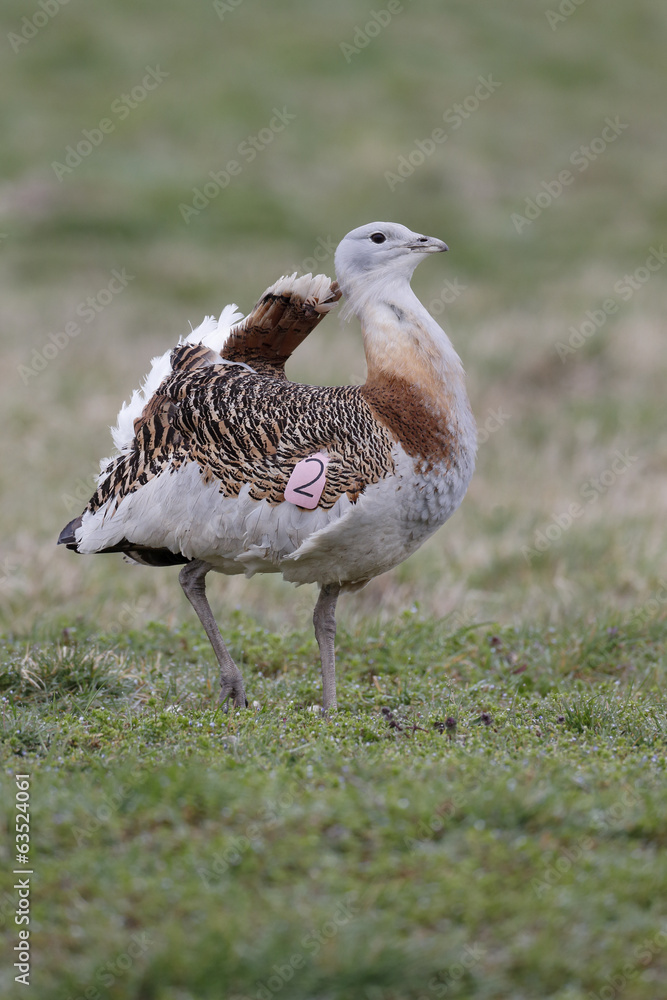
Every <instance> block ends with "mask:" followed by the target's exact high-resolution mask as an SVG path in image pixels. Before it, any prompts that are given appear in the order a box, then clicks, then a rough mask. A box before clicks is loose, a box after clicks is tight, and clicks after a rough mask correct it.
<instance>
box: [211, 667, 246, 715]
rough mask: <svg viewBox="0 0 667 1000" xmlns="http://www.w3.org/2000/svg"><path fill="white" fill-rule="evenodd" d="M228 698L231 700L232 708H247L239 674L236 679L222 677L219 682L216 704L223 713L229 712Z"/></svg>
mask: <svg viewBox="0 0 667 1000" xmlns="http://www.w3.org/2000/svg"><path fill="white" fill-rule="evenodd" d="M229 698H231V704H232V708H247V707H248V699H247V698H246V696H245V687H244V686H243V679H242V677H241V675H240V674H239V676H238V677H229V678H227V677H222V678H221V680H220V696H219V697H218V704H219V705H220V707H221V708H224V710H225V711H228V710H229V701H228V699H229Z"/></svg>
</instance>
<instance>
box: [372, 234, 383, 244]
mask: <svg viewBox="0 0 667 1000" xmlns="http://www.w3.org/2000/svg"><path fill="white" fill-rule="evenodd" d="M370 238H371V240H372V241H373V243H384V241H385V240H386V239H387V237H386V236H385V235H384V233H371V236H370Z"/></svg>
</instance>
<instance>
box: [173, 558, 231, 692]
mask: <svg viewBox="0 0 667 1000" xmlns="http://www.w3.org/2000/svg"><path fill="white" fill-rule="evenodd" d="M210 569H211V566H210V564H209V563H206V562H203V561H202V560H201V559H195V560H193V562H190V563H187V565H185V566H184V567H183V569H182V570H181V572H180V573H179V576H178V579H179V582H180V584H181V587H182V588H183V591H184V593H185V596H186V597H187V599H188V600H189V602H190V604H191V605H192V607H193V608H194V609H195V611H196V612H197V617H198V618H199V621H200V622H201V623H202V625H203V626H204V631H205V632H206V635H207V636H208V640H209V642H210V643H211V645H212V646H213V652H214V653H215V655H216V657H217V660H218V663H219V664H220V704H221V705H222V703H223V702H224V701H226V700H227V698H229V696H230V695H231V696H232V698H233V704H234V707H235V708H245V707H246V705H247V704H248V702H247V700H246V696H245V688H244V686H243V677H242V676H241V671H240V670H239V668H238V667H237V666H236V664H235V663H234V661H233V659H232V658H231V656H230V653H229V650H228V649H227V647H226V646H225V643H224V640H223V638H222V636H221V635H220V629H219V628H218V626H217V624H216V621H215V618H214V617H213V612H212V611H211V606H210V604H209V603H208V598H207V597H206V574H207V573H208V571H209V570H210Z"/></svg>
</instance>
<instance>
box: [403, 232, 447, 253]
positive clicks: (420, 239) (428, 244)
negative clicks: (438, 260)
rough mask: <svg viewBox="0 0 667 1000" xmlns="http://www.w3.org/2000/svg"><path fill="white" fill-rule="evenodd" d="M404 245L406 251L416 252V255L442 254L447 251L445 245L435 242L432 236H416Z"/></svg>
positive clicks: (438, 241)
mask: <svg viewBox="0 0 667 1000" xmlns="http://www.w3.org/2000/svg"><path fill="white" fill-rule="evenodd" d="M405 245H406V247H407V249H408V250H416V252H417V253H442V252H443V251H444V250H449V247H448V246H447V244H446V243H443V242H442V240H436V238H435V237H434V236H417V237H415V239H413V240H410V241H409V242H408V243H406V244H405Z"/></svg>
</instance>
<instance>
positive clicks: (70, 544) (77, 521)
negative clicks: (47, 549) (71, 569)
mask: <svg viewBox="0 0 667 1000" xmlns="http://www.w3.org/2000/svg"><path fill="white" fill-rule="evenodd" d="M82 517H83V514H79V516H78V517H75V518H74V520H73V521H70V522H69V524H66V525H65V527H64V528H63V530H62V531H61V532H60V534H59V535H58V542H57V544H58V545H66V546H67V548H68V549H72V550H73V551H74V552H78V551H79V550H78V548H77V543H76V531H77V528H80V527H81V518H82Z"/></svg>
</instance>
